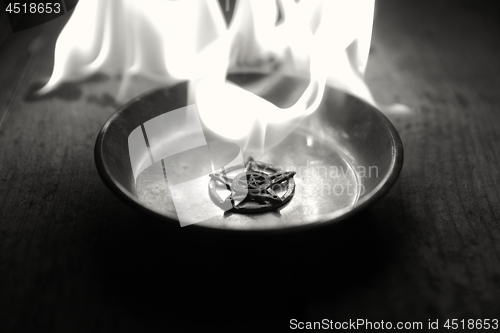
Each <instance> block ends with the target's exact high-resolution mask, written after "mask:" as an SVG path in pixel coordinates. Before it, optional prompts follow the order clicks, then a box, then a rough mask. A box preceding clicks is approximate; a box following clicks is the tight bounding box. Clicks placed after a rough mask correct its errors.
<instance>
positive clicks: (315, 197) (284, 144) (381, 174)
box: [95, 74, 403, 232]
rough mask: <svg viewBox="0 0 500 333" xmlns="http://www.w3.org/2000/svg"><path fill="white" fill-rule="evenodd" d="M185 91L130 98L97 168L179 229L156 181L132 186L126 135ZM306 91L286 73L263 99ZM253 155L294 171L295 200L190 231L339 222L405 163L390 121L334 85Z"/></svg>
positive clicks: (98, 148)
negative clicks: (154, 189)
mask: <svg viewBox="0 0 500 333" xmlns="http://www.w3.org/2000/svg"><path fill="white" fill-rule="evenodd" d="M230 79H231V80H232V81H233V82H235V83H237V84H239V85H240V86H242V87H246V86H248V87H249V90H250V89H251V87H252V86H255V83H258V82H259V81H260V80H263V79H265V76H264V75H261V74H241V75H233V76H232V77H230ZM187 87H188V86H187V83H181V84H178V85H176V86H173V87H168V88H165V87H162V88H157V89H155V90H152V91H150V92H147V93H145V94H143V95H141V96H139V97H137V98H135V99H133V100H131V101H129V102H128V103H127V104H125V105H123V106H122V107H120V108H119V109H118V110H117V111H116V112H115V113H114V114H113V115H112V116H111V117H110V118H109V119H108V120H107V121H106V123H105V124H104V126H103V127H102V129H101V131H100V133H99V135H98V137H97V141H96V145H95V163H96V167H97V170H98V172H99V175H100V176H101V178H102V180H103V181H104V183H105V184H106V185H107V186H108V187H109V188H110V189H111V191H112V192H113V193H114V194H116V195H117V196H119V197H120V198H121V199H123V200H124V201H125V202H126V203H127V204H130V205H132V206H134V207H136V208H138V209H140V210H142V211H144V212H146V213H148V214H149V215H147V216H148V217H151V219H152V220H155V221H159V222H160V223H163V224H165V225H167V226H173V227H177V228H178V227H179V222H178V220H177V214H176V211H175V207H174V205H173V202H172V198H171V197H169V195H170V194H169V193H168V191H167V192H165V193H154V192H148V191H149V190H148V189H149V187H148V186H150V185H151V184H152V183H151V182H152V181H151V179H146V181H145V183H144V184H145V185H144V184H143V185H141V184H140V177H139V178H138V179H137V184H136V183H135V181H134V177H133V174H132V166H131V161H130V157H129V150H128V137H129V134H130V133H131V132H132V131H133V130H134V129H135V128H137V127H138V126H140V125H141V124H142V123H144V122H146V121H148V120H150V119H152V118H154V117H156V116H158V115H160V114H163V113H165V112H167V111H169V110H175V109H178V108H181V107H184V106H186V105H187V100H188V96H187V94H188V92H187ZM303 88H304V81H303V80H301V79H296V78H291V77H285V76H283V77H281V79H280V83H279V85H277V86H276V85H275V86H274V88H270V89H266V92H265V94H264V95H263V96H262V97H264V98H266V99H268V100H270V101H272V102H273V103H275V104H276V105H279V106H287V105H290V104H291V103H293V101H294V100H296V99H297V96H298V95H300V93H301V91H302V90H303ZM167 142H168V140H167ZM144 154H148V152H147V151H145V152H144ZM244 154H245V152H244ZM252 156H253V157H254V158H255V159H256V160H260V161H265V162H267V163H271V164H273V165H275V166H280V167H282V168H283V169H286V170H293V171H296V172H297V174H296V175H295V186H296V188H295V196H294V198H293V199H292V200H290V202H289V203H288V204H287V205H285V206H283V207H282V208H281V209H280V210H277V211H272V212H266V213H260V214H238V213H224V212H223V211H222V210H221V213H220V215H219V216H215V217H213V218H211V219H208V220H206V221H203V222H200V223H197V224H193V225H191V226H189V228H202V229H211V230H233V231H242V232H250V231H252V232H270V231H285V230H286V231H288V230H297V231H298V230H303V229H304V228H311V227H318V226H323V225H327V224H334V223H337V222H339V221H341V220H344V219H346V218H347V217H349V216H351V215H353V214H355V213H357V212H359V211H360V210H362V209H363V208H365V207H367V206H368V205H370V204H372V203H373V202H374V201H375V200H377V199H378V198H380V197H381V196H382V195H384V194H385V193H386V192H387V191H388V190H389V188H390V187H391V186H392V185H393V184H394V182H395V181H396V179H397V177H398V175H399V173H400V171H401V168H402V166H403V146H402V143H401V139H400V138H399V135H398V133H397V131H396V129H395V128H394V126H393V125H392V124H391V122H390V121H389V120H388V119H387V118H386V117H385V116H384V115H383V114H382V113H381V112H380V111H379V110H377V109H376V108H374V107H373V106H371V105H369V104H367V103H366V102H364V101H362V100H360V99H358V98H356V97H353V96H351V95H349V94H345V93H342V92H340V91H338V90H335V89H333V88H331V87H327V88H326V92H325V95H324V97H323V100H322V102H321V105H320V107H319V108H318V110H317V111H316V112H315V113H313V114H312V115H310V116H308V117H307V118H306V119H303V120H302V121H301V122H300V123H298V124H297V125H296V127H295V128H294V130H293V131H292V132H291V134H290V135H288V136H287V137H286V138H285V139H284V140H282V141H281V142H280V143H279V144H277V145H275V146H274V147H272V148H271V149H268V150H266V151H265V152H264V153H263V154H261V155H260V156H255V155H254V154H252ZM246 157H248V156H245V158H246ZM158 181H163V182H164V181H165V180H158ZM141 186H142V187H141ZM207 195H208V184H207ZM187 204H188V203H187Z"/></svg>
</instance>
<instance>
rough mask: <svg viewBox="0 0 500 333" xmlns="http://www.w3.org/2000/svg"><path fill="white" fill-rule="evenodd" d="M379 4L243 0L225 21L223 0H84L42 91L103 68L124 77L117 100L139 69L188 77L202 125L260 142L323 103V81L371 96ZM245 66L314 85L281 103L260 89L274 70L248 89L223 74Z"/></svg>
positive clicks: (161, 77) (163, 79)
mask: <svg viewBox="0 0 500 333" xmlns="http://www.w3.org/2000/svg"><path fill="white" fill-rule="evenodd" d="M373 9H374V0H301V1H295V0H276V1H272V0H238V1H237V2H236V8H235V10H234V15H233V20H232V22H231V24H230V26H229V27H226V24H225V22H224V18H223V15H222V12H221V9H220V7H219V4H218V2H217V0H182V1H167V0H141V1H135V0H85V1H80V2H79V4H78V5H77V6H76V8H75V10H74V13H73V15H72V17H71V19H70V20H69V22H68V23H67V25H66V27H65V28H64V29H63V31H62V32H61V34H60V36H59V39H58V41H57V44H56V50H55V64H54V70H53V73H52V76H51V78H50V80H49V81H48V83H47V84H46V85H45V87H43V88H42V90H41V92H42V93H45V92H49V91H51V90H53V89H55V88H56V87H57V86H58V85H60V84H61V83H62V82H65V81H75V80H81V79H83V78H85V77H88V76H90V75H92V74H94V73H96V72H104V73H107V74H110V75H116V74H118V75H121V76H122V83H121V87H120V89H119V91H118V93H117V99H118V100H123V99H124V98H125V97H126V96H127V90H128V89H129V88H130V85H131V84H133V79H134V78H135V77H145V78H148V79H149V80H151V81H153V82H157V83H161V84H164V83H167V84H170V83H175V82H179V81H184V80H189V81H191V83H192V84H191V88H190V95H191V97H190V98H191V100H192V101H193V102H195V103H196V104H197V105H198V110H199V113H200V117H201V119H202V121H203V123H204V125H205V127H207V128H208V129H209V130H211V131H213V132H214V133H217V135H220V136H222V137H224V138H225V139H227V140H230V141H233V142H236V143H238V144H239V145H240V146H241V147H249V148H260V149H262V148H266V145H269V144H271V145H272V144H274V143H276V142H278V141H280V140H281V139H282V138H283V137H285V136H286V135H287V134H288V132H289V130H290V128H293V126H291V125H292V124H294V123H297V121H298V120H299V119H301V118H303V117H305V116H307V115H308V114H311V113H312V112H314V111H315V110H316V108H317V107H318V106H319V104H320V102H321V98H322V96H323V92H324V89H325V84H326V83H328V84H330V85H333V86H335V87H337V88H340V89H343V90H346V91H348V92H350V93H353V94H355V95H358V96H359V97H361V98H363V99H365V100H367V101H368V102H370V103H373V99H372V97H371V94H370V92H369V90H368V88H367V87H366V85H365V84H364V81H363V74H364V70H365V67H366V63H367V58H368V51H369V46H370V40H371V31H372V23H373ZM279 11H280V12H281V21H280V22H278V24H277V23H276V21H277V17H278V12H279ZM238 71H266V72H274V73H275V72H283V73H286V74H287V75H292V76H300V77H304V78H306V79H308V80H309V84H308V85H307V87H306V88H305V90H304V91H303V93H302V95H301V96H300V97H299V98H298V100H297V101H296V102H295V104H293V105H291V106H290V107H288V108H279V107H278V106H276V105H274V104H272V103H271V102H269V101H267V100H265V99H263V98H261V97H259V96H258V94H255V93H254V92H255V91H259V89H260V90H262V89H269V86H270V85H271V86H272V85H273V84H280V83H279V81H277V82H275V81H273V76H271V77H270V79H269V80H268V81H267V82H265V84H262V85H260V86H257V87H254V90H253V91H254V92H250V91H248V90H245V89H243V88H241V87H238V86H237V85H235V84H232V83H229V82H227V81H226V75H227V73H228V72H238ZM274 78H276V76H274ZM232 123H234V124H237V126H232V125H231V124H232ZM266 136H267V137H268V138H269V137H271V138H272V140H266Z"/></svg>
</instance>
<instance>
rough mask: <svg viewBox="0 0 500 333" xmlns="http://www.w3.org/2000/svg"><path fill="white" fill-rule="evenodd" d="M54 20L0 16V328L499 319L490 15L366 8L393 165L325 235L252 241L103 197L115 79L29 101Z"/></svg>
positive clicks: (498, 54)
mask: <svg viewBox="0 0 500 333" xmlns="http://www.w3.org/2000/svg"><path fill="white" fill-rule="evenodd" d="M66 19H67V15H64V16H62V17H60V18H58V19H56V20H53V21H51V22H49V23H47V24H44V25H40V26H37V27H35V28H32V29H27V30H24V31H21V32H17V33H12V32H11V31H12V30H11V28H10V23H9V20H8V18H7V16H6V15H5V14H4V13H3V14H2V16H0V331H1V332H110V331H119V332H138V331H140V332H142V331H147V332H157V331H171V332H182V331H191V330H193V329H208V328H217V329H218V331H220V332H222V331H231V332H255V331H272V332H277V331H287V330H288V327H289V320H290V319H292V318H297V319H299V320H321V319H323V318H328V319H332V320H337V321H342V320H348V319H357V318H364V319H368V320H373V321H380V320H385V321H387V320H392V321H397V320H407V321H423V322H424V323H427V321H428V320H429V319H431V320H436V319H439V320H440V322H441V323H443V322H444V321H445V320H446V319H469V318H473V319H477V318H482V319H486V318H490V319H493V318H497V319H500V245H499V240H500V219H499V217H500V216H499V215H500V195H499V184H500V182H499V174H500V171H499V152H500V149H499V143H500V110H499V108H500V107H499V105H500V94H499V92H500V61H499V59H500V42H499V41H500V38H499V32H500V12H499V10H498V9H497V6H496V5H495V2H493V1H491V2H485V1H479V2H478V1H465V0H459V1H400V0H384V1H378V3H377V8H376V17H375V25H374V32H373V41H372V51H371V57H370V60H369V64H368V70H367V74H366V80H367V82H368V85H369V86H370V87H371V88H372V91H373V93H374V96H375V98H376V100H377V101H379V102H380V103H381V104H384V105H388V104H392V103H402V104H405V105H407V106H409V107H410V109H411V111H395V110H393V111H390V112H388V113H387V114H388V116H389V118H390V119H391V120H392V121H393V123H394V124H395V126H396V128H397V129H398V131H399V133H400V135H401V138H402V140H403V144H404V148H405V165H404V169H403V171H402V173H401V176H400V178H399V180H398V182H397V183H396V185H395V186H394V187H393V188H392V189H391V191H390V192H389V193H388V194H387V195H386V196H385V197H384V198H383V199H382V200H380V201H379V202H378V203H376V204H375V205H373V206H372V207H371V208H369V209H367V210H366V211H364V212H363V213H361V214H359V215H357V216H356V217H355V218H352V219H350V220H348V221H346V222H345V223H343V224H342V225H340V226H334V227H328V228H322V229H319V230H316V231H312V232H308V233H305V234H298V235H288V236H280V237H271V238H266V239H261V238H258V237H253V238H245V239H240V238H234V237H224V236H222V237H221V236H217V235H200V234H195V233H194V232H193V231H192V229H190V228H182V229H181V228H174V229H172V230H170V229H165V228H162V227H159V226H157V225H155V224H153V223H152V221H149V218H148V217H147V216H145V215H143V214H141V213H139V212H137V211H135V210H133V209H132V208H130V207H128V206H127V205H126V204H124V203H123V202H121V201H119V199H117V198H116V197H115V196H114V195H113V194H112V193H111V192H110V191H109V190H108V189H107V188H106V187H105V186H104V184H103V183H102V181H101V180H100V179H99V176H98V174H97V172H96V170H95V166H94V161H93V146H94V142H95V139H96V136H97V133H98V131H99V129H100V127H101V126H102V124H103V123H104V122H105V120H106V119H107V118H108V117H109V116H110V115H111V114H112V113H113V112H114V110H115V109H116V106H117V105H116V103H115V102H114V100H113V98H112V97H111V95H110V94H108V93H107V91H112V90H113V89H114V88H116V86H117V84H118V82H117V81H116V80H114V79H110V78H105V77H97V78H94V79H92V80H89V81H86V82H83V83H80V84H67V85H65V86H64V87H62V88H61V89H59V90H58V91H57V92H56V93H53V94H50V95H49V96H45V97H44V98H34V97H33V94H32V92H33V91H34V89H35V88H36V87H39V85H40V82H45V81H46V80H47V79H48V77H49V75H50V73H51V68H52V64H53V45H54V42H55V39H56V38H57V35H58V33H59V31H60V30H61V29H62V27H63V25H64V22H65V21H66Z"/></svg>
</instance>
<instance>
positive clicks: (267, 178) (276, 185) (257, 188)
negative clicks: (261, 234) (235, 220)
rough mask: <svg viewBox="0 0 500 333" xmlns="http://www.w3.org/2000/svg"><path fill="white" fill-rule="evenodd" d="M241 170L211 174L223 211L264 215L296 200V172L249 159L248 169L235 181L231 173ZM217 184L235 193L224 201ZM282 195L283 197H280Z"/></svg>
mask: <svg viewBox="0 0 500 333" xmlns="http://www.w3.org/2000/svg"><path fill="white" fill-rule="evenodd" d="M238 168H240V169H243V168H241V167H231V168H227V169H225V170H223V171H222V172H215V173H212V174H210V182H209V184H208V188H209V191H210V196H211V198H212V200H213V201H214V202H215V204H216V205H218V206H219V207H221V208H222V209H223V210H232V211H234V212H238V213H261V212H265V211H270V210H276V209H278V208H280V207H282V206H283V205H285V204H286V203H288V202H289V201H290V199H292V197H293V195H294V194H295V181H294V180H293V176H294V175H295V173H296V172H295V171H284V172H283V171H279V170H278V169H277V168H275V167H273V166H272V165H270V164H267V163H263V162H258V161H254V159H253V158H251V157H250V158H249V159H248V161H247V163H246V165H245V169H243V170H242V172H240V173H238V174H237V175H236V176H235V177H234V178H230V177H228V176H227V174H228V173H230V172H233V171H237V170H238ZM217 184H222V185H223V186H225V187H226V189H228V190H229V191H230V192H231V194H230V195H229V196H228V197H227V198H226V199H225V200H222V199H221V197H220V195H219V194H218V192H217ZM279 194H281V195H279Z"/></svg>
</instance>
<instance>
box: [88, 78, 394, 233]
mask: <svg viewBox="0 0 500 333" xmlns="http://www.w3.org/2000/svg"><path fill="white" fill-rule="evenodd" d="M179 84H182V82H181V83H179ZM166 88H167V89H168V88H171V86H165V85H161V86H158V87H155V88H153V89H150V90H147V91H145V92H144V93H142V94H140V95H138V96H136V97H134V98H132V99H131V100H129V101H128V102H126V103H125V104H123V105H122V106H120V107H119V108H118V109H117V110H116V111H115V112H113V114H112V115H111V116H110V117H109V118H108V119H107V120H106V122H105V123H104V124H103V126H102V127H101V130H100V131H99V134H98V135H97V139H96V142H95V146H94V162H95V166H96V168H97V172H98V174H99V176H100V177H101V179H102V181H103V182H104V184H105V185H106V186H107V187H108V188H109V189H110V190H111V192H112V193H114V194H115V195H116V196H117V197H119V198H120V199H121V200H122V201H124V202H125V203H127V204H131V205H132V206H133V207H134V208H136V209H138V210H139V211H141V212H145V213H147V214H148V215H149V216H151V217H153V218H155V220H157V221H160V220H163V221H168V222H169V224H172V223H173V225H179V224H178V223H179V221H177V220H175V219H172V218H170V217H168V216H166V215H164V214H161V213H160V212H158V211H156V210H153V209H149V208H148V207H146V206H145V205H143V204H142V203H141V202H140V201H139V200H138V198H136V197H135V196H132V195H131V193H129V191H128V190H126V189H125V188H124V187H123V186H122V185H120V184H119V183H118V182H116V181H114V179H113V177H112V176H111V175H110V173H109V172H108V170H107V168H106V165H105V163H104V161H103V156H102V151H103V150H102V146H103V143H104V140H105V137H106V134H107V131H108V129H109V127H110V126H111V124H112V123H113V121H114V120H115V119H116V118H118V117H119V116H120V115H121V114H122V113H123V112H124V110H126V109H127V108H128V107H129V106H130V105H132V104H134V103H136V102H137V101H138V100H141V99H143V98H144V97H146V96H148V95H150V94H152V93H154V92H155V91H158V90H162V89H166ZM329 88H331V89H334V90H338V89H336V88H334V87H329ZM342 93H343V94H346V95H348V96H350V97H351V98H354V99H357V100H360V101H362V102H363V103H364V104H365V105H366V106H367V107H369V108H370V109H371V111H372V112H375V113H376V114H377V115H378V116H379V117H380V119H381V120H382V122H383V124H384V125H385V127H386V129H387V131H388V132H389V134H390V137H391V146H392V154H391V155H392V158H391V163H390V167H389V171H388V172H387V175H386V176H385V177H384V179H383V180H382V181H381V182H380V184H379V185H378V186H377V187H376V188H374V189H373V190H372V191H371V192H370V193H369V194H368V195H367V196H365V197H363V198H362V199H360V200H358V201H357V202H356V203H355V204H354V205H353V206H351V207H346V208H343V209H340V210H337V211H335V212H330V213H326V214H322V215H320V216H318V218H317V220H316V221H314V222H312V223H307V224H304V225H295V226H289V227H285V228H275V229H248V230H242V229H224V228H211V227H207V226H203V225H199V224H192V225H189V226H190V229H192V230H194V229H196V230H203V231H216V232H218V233H224V232H227V233H244V234H263V233H265V234H269V233H288V232H295V231H303V230H308V229H315V228H317V227H320V226H327V225H334V224H338V223H339V222H341V221H344V220H346V219H347V218H349V217H351V216H353V215H355V214H357V213H359V212H360V211H362V210H364V209H365V208H366V207H368V206H370V205H372V204H373V203H375V202H376V201H378V200H379V199H380V198H382V197H383V196H384V195H385V194H386V193H387V192H388V191H389V189H390V188H391V187H392V186H393V185H394V183H395V182H396V180H397V179H398V177H399V174H400V173H401V170H402V168H403V162H404V150H403V143H402V141H401V138H400V136H399V133H398V131H397V130H396V128H395V127H394V125H393V124H392V122H391V121H390V120H389V118H387V116H386V115H385V114H384V113H383V112H382V111H380V110H379V109H377V108H376V107H374V106H372V105H370V104H369V103H367V102H365V101H363V100H362V99H360V98H359V97H356V96H354V95H352V94H350V93H347V92H344V91H342Z"/></svg>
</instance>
